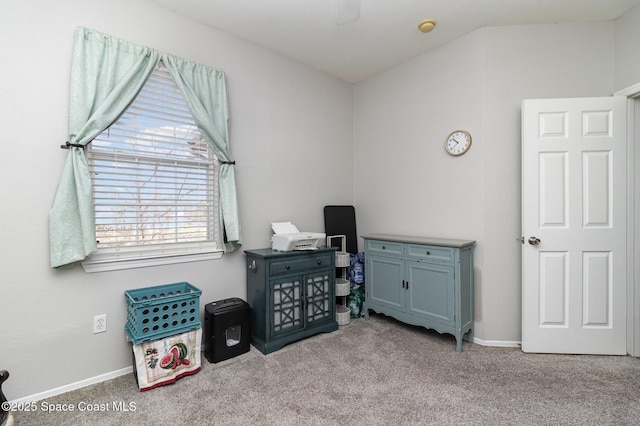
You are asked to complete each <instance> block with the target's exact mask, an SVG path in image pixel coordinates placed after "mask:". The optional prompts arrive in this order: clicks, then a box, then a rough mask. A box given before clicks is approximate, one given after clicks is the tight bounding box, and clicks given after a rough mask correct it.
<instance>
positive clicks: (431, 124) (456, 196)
mask: <svg viewBox="0 0 640 426" xmlns="http://www.w3.org/2000/svg"><path fill="white" fill-rule="evenodd" d="M612 45H613V23H612V22H604V23H589V24H568V25H535V26H517V27H509V26H507V27H491V28H483V29H480V30H478V31H476V32H474V33H471V34H469V35H467V36H465V37H462V38H460V39H458V40H456V41H454V42H452V43H449V44H447V45H445V46H443V47H441V48H439V49H435V50H433V51H431V52H428V53H426V54H424V55H421V56H419V57H417V58H414V59H412V60H410V61H408V62H406V63H405V64H403V65H401V66H398V67H396V68H394V69H392V70H390V71H388V72H385V73H384V74H382V75H379V76H377V77H374V78H371V79H369V80H367V81H365V82H362V83H360V84H357V85H356V87H355V91H354V127H355V128H354V135H355V137H354V152H355V154H354V159H355V167H354V184H355V191H354V192H355V206H356V211H357V215H358V216H357V220H358V230H359V233H360V234H361V235H362V234H366V233H370V232H385V233H400V234H417V235H431V236H440V237H452V238H463V239H473V240H476V241H477V244H476V247H475V284H476V294H475V307H476V315H475V327H476V329H475V336H476V337H477V338H478V339H480V340H483V341H485V342H487V343H497V342H518V341H519V340H520V328H521V308H520V306H521V292H520V282H521V277H520V270H521V269H520V251H521V245H520V243H519V242H517V241H516V239H517V238H518V237H519V236H520V228H521V227H520V213H521V211H520V199H521V197H520V162H521V161H520V105H521V101H522V100H523V99H525V98H543V97H581V96H607V95H609V94H611V92H612V89H613V73H612V54H613V53H612ZM458 128H462V129H466V130H468V131H470V132H471V134H472V137H473V144H472V147H471V150H470V151H469V152H468V153H467V154H466V155H464V156H462V157H460V158H454V157H450V156H448V155H447V154H446V153H445V152H444V149H443V145H444V140H445V138H446V136H447V135H448V134H449V133H450V132H451V131H453V130H456V129H458Z"/></svg>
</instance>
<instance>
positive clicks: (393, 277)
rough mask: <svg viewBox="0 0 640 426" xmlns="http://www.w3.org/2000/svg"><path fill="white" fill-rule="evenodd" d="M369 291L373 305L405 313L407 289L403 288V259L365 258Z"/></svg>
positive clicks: (369, 297) (368, 294)
mask: <svg viewBox="0 0 640 426" xmlns="http://www.w3.org/2000/svg"><path fill="white" fill-rule="evenodd" d="M365 262H366V269H365V271H366V274H367V284H366V286H365V289H367V290H368V293H367V295H366V298H367V299H368V300H369V301H370V302H371V304H373V305H375V304H379V305H384V306H387V307H390V308H393V309H396V310H398V311H402V312H404V310H405V309H404V298H405V289H404V288H403V286H402V259H400V258H394V257H382V256H368V257H367V256H365Z"/></svg>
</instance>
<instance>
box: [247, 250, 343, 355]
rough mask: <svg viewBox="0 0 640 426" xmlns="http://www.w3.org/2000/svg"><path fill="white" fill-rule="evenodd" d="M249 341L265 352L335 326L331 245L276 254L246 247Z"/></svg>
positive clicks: (333, 270) (335, 328)
mask: <svg viewBox="0 0 640 426" xmlns="http://www.w3.org/2000/svg"><path fill="white" fill-rule="evenodd" d="M245 255H246V266H247V268H246V271H247V303H248V304H249V306H250V307H251V344H252V345H253V346H255V347H256V348H257V349H258V350H260V352H262V353H264V354H268V353H271V352H274V351H276V350H278V349H280V348H282V347H283V346H284V345H286V344H288V343H291V342H294V341H296V340H300V339H302V338H305V337H309V336H312V335H314V334H317V333H321V332H330V331H334V330H337V329H338V323H337V321H336V319H335V248H333V247H331V248H322V249H318V250H313V251H288V252H281V251H275V250H272V249H258V250H246V251H245Z"/></svg>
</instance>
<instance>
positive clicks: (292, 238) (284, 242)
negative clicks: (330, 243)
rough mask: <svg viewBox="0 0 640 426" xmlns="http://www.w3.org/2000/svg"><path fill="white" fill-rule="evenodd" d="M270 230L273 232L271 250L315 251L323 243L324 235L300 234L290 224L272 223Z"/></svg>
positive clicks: (316, 233)
mask: <svg viewBox="0 0 640 426" xmlns="http://www.w3.org/2000/svg"><path fill="white" fill-rule="evenodd" d="M271 229H272V230H273V232H274V234H273V236H272V237H271V248H272V249H273V250H278V251H291V250H315V249H317V248H318V247H321V244H323V243H324V238H325V234H324V233H320V232H300V231H298V228H296V226H295V225H294V224H293V223H291V222H276V223H272V224H271Z"/></svg>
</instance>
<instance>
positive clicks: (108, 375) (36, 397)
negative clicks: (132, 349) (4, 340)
mask: <svg viewBox="0 0 640 426" xmlns="http://www.w3.org/2000/svg"><path fill="white" fill-rule="evenodd" d="M129 373H133V366H131V367H126V368H122V369H120V370H116V371H111V372H109V373H105V374H101V375H99V376H95V377H90V378H88V379H84V380H80V381H79V382H75V383H70V384H68V385H64V386H60V387H59V388H55V389H51V390H48V391H44V392H40V393H36V394H33V395H29V396H25V397H24V398H19V399H14V400H11V401H10V402H17V403H21V402H33V401H40V400H42V399H45V398H50V397H52V396H56V395H60V394H62V393H65V392H69V391H72V390H76V389H80V388H84V387H86V386H89V385H94V384H96V383H100V382H104V381H105V380H109V379H114V378H116V377H120V376H124V375H125V374H129Z"/></svg>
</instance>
